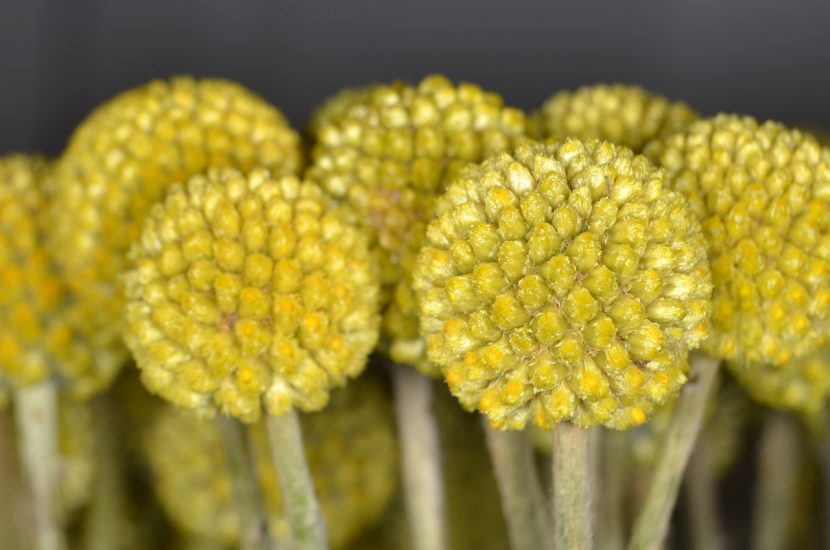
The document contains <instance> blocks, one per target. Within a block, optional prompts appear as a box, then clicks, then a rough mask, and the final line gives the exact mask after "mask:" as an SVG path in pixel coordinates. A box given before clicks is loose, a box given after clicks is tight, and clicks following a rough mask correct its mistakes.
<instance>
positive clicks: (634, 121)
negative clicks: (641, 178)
mask: <svg viewBox="0 0 830 550" xmlns="http://www.w3.org/2000/svg"><path fill="white" fill-rule="evenodd" d="M696 119H697V114H696V113H695V112H694V111H693V110H692V109H691V108H690V107H689V106H688V105H686V104H685V103H680V102H677V103H672V102H671V101H669V100H668V99H666V98H665V97H663V96H660V95H656V94H653V93H651V92H648V91H646V90H644V89H642V88H640V87H638V86H628V85H625V84H610V85H608V84H598V85H595V86H584V87H582V88H579V89H578V90H576V91H574V92H569V91H565V92H559V93H557V94H554V95H553V96H551V97H550V99H548V100H547V101H545V103H544V104H543V105H542V108H541V109H540V110H539V111H538V112H536V113H535V114H534V115H533V116H532V117H531V119H530V123H531V129H532V133H533V135H535V136H536V137H539V138H557V139H563V138H566V137H577V138H581V139H599V140H607V141H610V142H612V143H616V144H618V145H624V146H625V147H628V148H630V149H632V150H634V151H635V152H639V151H642V149H643V147H645V145H646V144H647V143H648V142H649V141H651V140H652V139H655V138H660V137H663V136H666V135H669V134H671V133H674V132H676V131H678V130H682V129H684V128H686V127H687V126H688V125H689V124H691V123H692V122H694V121H695V120H696Z"/></svg>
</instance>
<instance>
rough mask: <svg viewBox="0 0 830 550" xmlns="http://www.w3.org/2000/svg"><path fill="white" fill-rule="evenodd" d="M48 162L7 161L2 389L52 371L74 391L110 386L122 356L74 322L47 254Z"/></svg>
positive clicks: (0, 236)
mask: <svg viewBox="0 0 830 550" xmlns="http://www.w3.org/2000/svg"><path fill="white" fill-rule="evenodd" d="M48 171H49V165H48V163H47V162H46V161H45V160H44V159H41V158H38V157H26V156H23V155H13V156H8V157H4V158H2V159H0V273H2V284H0V326H2V327H3V328H2V331H0V392H1V391H3V387H4V386H9V387H11V388H23V387H26V386H29V385H31V384H34V383H37V382H40V381H42V380H45V379H46V378H49V377H53V378H55V379H56V380H57V381H58V383H59V384H60V385H61V386H62V387H63V388H65V389H66V391H67V392H69V393H70V394H71V395H72V396H73V397H77V398H86V397H89V396H90V395H91V394H92V393H94V392H95V391H97V390H99V389H101V388H103V387H106V386H107V385H108V384H109V382H110V380H112V378H113V376H114V375H115V373H116V372H117V369H118V367H119V366H120V365H119V360H118V358H117V357H113V356H111V355H107V354H98V355H97V356H95V357H94V358H93V354H92V352H91V350H90V349H89V347H88V345H87V343H86V342H84V341H83V340H82V339H81V338H80V336H79V335H78V334H77V332H76V331H75V330H74V328H73V327H74V326H75V324H76V321H77V316H78V308H77V306H75V305H74V304H73V303H72V301H71V300H70V298H69V295H68V293H67V290H66V288H65V286H64V284H63V280H62V278H61V274H60V273H59V272H58V270H57V269H56V268H55V266H54V265H53V264H52V261H51V258H50V257H49V256H48V255H47V253H46V248H45V242H44V241H45V234H46V232H47V231H49V230H50V227H49V224H48V223H46V222H45V221H44V217H43V211H44V210H45V209H46V207H47V199H46V197H45V193H44V190H43V183H44V180H45V179H46V178H47V174H48Z"/></svg>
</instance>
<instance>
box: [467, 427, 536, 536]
mask: <svg viewBox="0 0 830 550" xmlns="http://www.w3.org/2000/svg"><path fill="white" fill-rule="evenodd" d="M482 424H483V425H484V433H485V434H486V435H487V448H488V449H489V451H490V457H491V459H492V461H493V469H494V470H495V473H496V481H497V482H498V485H499V492H500V493H501V505H502V509H503V510H504V517H505V520H506V521H507V527H508V530H509V533H510V546H511V548H512V549H513V550H539V549H540V548H551V535H550V532H549V526H548V517H549V516H548V511H547V506H546V505H545V498H544V496H543V495H542V488H541V485H540V484H539V475H538V472H537V470H536V463H535V460H534V457H533V446H532V445H531V443H530V441H529V440H528V439H527V436H526V434H525V433H524V432H514V431H500V430H495V429H493V428H492V427H490V424H489V423H488V422H487V420H486V419H482Z"/></svg>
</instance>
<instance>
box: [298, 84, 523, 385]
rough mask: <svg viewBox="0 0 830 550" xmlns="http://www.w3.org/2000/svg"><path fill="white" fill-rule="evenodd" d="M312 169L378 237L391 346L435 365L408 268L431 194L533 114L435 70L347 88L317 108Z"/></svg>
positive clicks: (401, 357) (514, 134)
mask: <svg viewBox="0 0 830 550" xmlns="http://www.w3.org/2000/svg"><path fill="white" fill-rule="evenodd" d="M317 120H318V122H317V123H316V124H317V126H315V128H318V130H316V132H317V136H316V137H317V139H318V143H317V144H316V146H315V148H314V151H313V153H312V158H313V164H312V166H311V168H310V170H309V173H310V175H311V178H312V179H314V180H315V181H319V182H320V184H321V185H322V186H323V188H324V189H325V190H326V191H327V192H328V193H329V194H331V195H332V196H334V197H336V198H337V199H338V200H342V201H345V202H347V203H348V204H350V205H352V206H353V207H354V208H355V209H356V210H357V211H358V212H359V213H360V214H361V217H362V218H361V219H362V220H363V221H364V223H365V225H366V226H367V227H368V228H369V229H370V230H371V232H372V234H373V235H374V237H375V238H376V244H375V248H376V249H377V250H378V251H379V252H380V254H379V255H380V260H381V276H382V280H383V283H384V284H385V285H387V287H388V288H390V289H393V291H392V294H391V299H392V303H391V305H390V307H389V309H388V311H387V313H386V317H385V319H384V324H383V328H384V333H385V335H386V336H388V339H389V342H386V344H388V346H389V353H390V355H391V357H392V358H393V359H394V360H395V361H398V362H401V363H407V364H414V365H416V366H418V367H419V368H421V369H422V370H423V371H425V372H427V373H429V372H431V371H432V374H436V375H437V371H435V370H434V367H432V366H431V365H430V364H429V362H428V361H426V360H425V357H424V345H423V342H422V340H421V339H420V336H419V334H418V321H417V305H416V302H415V298H414V294H413V292H412V289H411V279H410V272H411V269H412V267H413V265H414V262H415V256H416V253H417V250H418V248H419V245H420V242H421V239H422V233H423V231H424V227H425V222H426V220H428V219H429V213H430V210H431V205H432V202H433V200H434V198H435V196H436V195H437V194H438V193H440V192H441V190H442V188H443V184H444V181H446V179H447V178H448V177H449V176H451V175H452V174H454V173H455V172H457V171H458V169H459V167H460V166H462V165H463V164H465V163H467V162H479V161H480V160H482V159H484V158H485V157H486V156H488V155H489V154H492V153H499V152H505V151H509V150H511V149H512V148H513V147H514V146H515V145H516V143H518V141H520V140H521V139H522V138H523V136H524V134H525V117H524V115H523V114H522V113H521V111H519V110H518V109H513V108H509V107H505V106H504V104H503V101H502V99H501V97H499V96H498V95H497V94H494V93H491V92H486V91H484V90H482V89H481V88H479V87H478V86H475V85H473V84H460V85H458V86H455V85H453V84H452V83H451V82H450V81H449V80H447V79H446V78H444V77H442V76H430V77H427V78H425V79H424V80H422V81H421V82H420V83H419V84H418V85H417V86H409V85H406V84H404V83H401V82H396V83H393V84H390V85H376V86H372V87H369V88H364V89H361V90H356V91H351V92H346V93H345V95H342V96H337V97H335V98H334V99H333V100H331V101H330V103H328V104H327V105H326V106H325V107H324V109H323V111H322V112H321V114H320V115H318V119H317Z"/></svg>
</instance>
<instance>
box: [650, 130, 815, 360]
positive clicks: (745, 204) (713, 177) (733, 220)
mask: <svg viewBox="0 0 830 550" xmlns="http://www.w3.org/2000/svg"><path fill="white" fill-rule="evenodd" d="M646 155H647V156H649V157H650V158H651V159H653V160H654V161H656V162H657V163H659V164H660V165H661V166H663V167H664V168H665V170H666V173H667V182H668V183H669V185H670V186H671V187H672V188H673V189H675V190H677V191H679V192H681V193H683V194H684V195H686V196H687V197H688V199H689V202H690V204H691V206H692V209H693V211H694V213H695V215H696V216H697V218H698V219H699V220H700V222H701V225H702V227H703V232H704V234H705V236H706V241H707V247H708V253H709V261H710V263H711V266H712V282H713V284H714V296H713V306H712V332H711V336H710V338H709V339H708V340H707V341H706V342H705V343H704V349H705V350H706V351H707V352H709V353H711V354H712V355H714V356H716V357H720V358H724V359H728V360H731V361H732V362H733V363H734V364H735V365H736V366H741V368H743V367H742V366H743V365H744V364H745V363H747V362H752V363H762V362H763V363H770V364H773V365H785V364H787V363H789V362H790V361H791V360H793V359H795V358H798V357H802V356H804V355H805V354H807V353H810V352H811V351H813V350H814V349H815V348H816V347H817V346H818V345H819V344H821V342H822V341H823V340H824V339H825V338H826V334H827V332H828V329H830V216H828V215H827V212H828V208H829V207H830V204H828V200H830V151H827V150H826V149H822V148H821V147H819V145H818V144H817V143H816V142H815V140H814V139H813V138H812V137H810V136H808V135H807V134H803V133H801V132H799V131H794V130H788V129H787V128H785V127H783V126H781V125H780V124H776V123H774V122H767V123H764V124H759V123H758V122H756V121H755V120H754V119H752V118H750V117H741V116H736V115H718V116H716V117H714V118H711V119H707V120H702V121H699V122H697V123H695V124H693V125H692V126H691V127H690V128H689V129H688V130H687V131H685V132H681V133H678V134H675V135H673V136H671V137H669V138H667V139H666V140H665V141H655V142H653V143H652V144H650V145H649V146H648V147H647V148H646ZM738 370H739V369H738V368H734V369H733V372H736V373H737V371H738ZM747 374H748V373H747Z"/></svg>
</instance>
